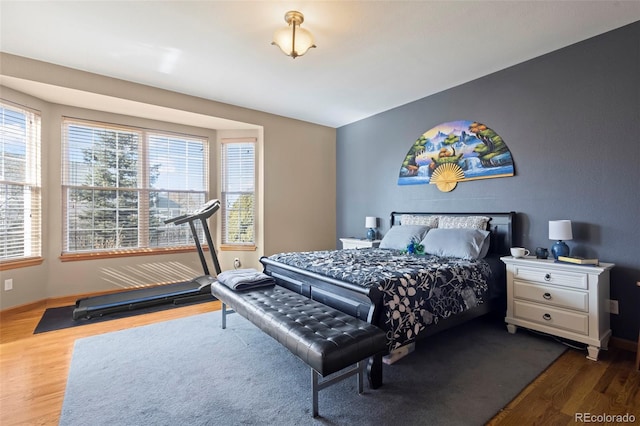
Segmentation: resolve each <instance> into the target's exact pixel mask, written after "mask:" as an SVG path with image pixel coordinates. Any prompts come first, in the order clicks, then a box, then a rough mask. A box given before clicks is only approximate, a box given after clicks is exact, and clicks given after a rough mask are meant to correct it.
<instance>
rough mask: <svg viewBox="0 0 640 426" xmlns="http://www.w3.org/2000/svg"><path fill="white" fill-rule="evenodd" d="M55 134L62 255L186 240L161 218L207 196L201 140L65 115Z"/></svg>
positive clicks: (183, 231) (184, 229)
mask: <svg viewBox="0 0 640 426" xmlns="http://www.w3.org/2000/svg"><path fill="white" fill-rule="evenodd" d="M63 136H64V138H63V139H64V143H63V146H64V148H63V156H64V159H63V165H64V170H63V196H64V206H63V208H64V219H65V224H64V226H63V228H64V231H63V233H64V241H63V255H64V253H83V252H101V251H107V252H114V251H115V252H118V251H123V252H129V251H140V250H143V251H149V250H151V251H153V249H160V248H179V247H188V246H193V239H192V237H191V235H190V231H189V228H188V226H175V225H173V224H169V225H165V224H164V220H166V219H168V218H171V217H175V216H179V215H181V214H185V213H188V212H192V211H194V210H196V209H197V208H199V207H201V206H202V205H203V204H204V203H205V201H206V200H207V194H208V142H207V140H206V139H205V138H199V137H194V136H189V135H180V134H172V133H166V132H161V131H156V130H149V129H140V128H133V127H123V126H117V125H112V124H106V123H97V122H89V121H81V120H76V119H69V118H66V119H65V120H64V122H63Z"/></svg>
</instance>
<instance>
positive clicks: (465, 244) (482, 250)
mask: <svg viewBox="0 0 640 426" xmlns="http://www.w3.org/2000/svg"><path fill="white" fill-rule="evenodd" d="M489 234H490V233H489V231H483V230H480V229H469V228H436V229H432V230H430V231H429V232H428V233H427V235H425V237H424V238H423V239H422V241H421V244H422V245H423V246H424V252H425V253H428V254H434V255H436V256H445V257H458V258H461V259H482V258H483V257H485V256H486V255H487V252H488V251H489V243H490V238H489Z"/></svg>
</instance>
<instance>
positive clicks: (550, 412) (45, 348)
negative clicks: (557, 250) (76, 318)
mask: <svg viewBox="0 0 640 426" xmlns="http://www.w3.org/2000/svg"><path fill="white" fill-rule="evenodd" d="M74 301H75V299H74V300H64V299H62V300H58V301H56V303H49V305H48V306H47V304H45V303H42V304H38V305H37V306H35V305H34V306H31V307H29V308H25V309H21V310H12V311H10V312H5V313H2V316H1V318H0V339H1V340H0V342H1V343H0V424H1V425H3V426H9V425H57V424H58V420H59V418H60V409H61V407H62V401H63V398H64V390H65V386H66V380H67V375H68V372H69V364H70V362H71V355H72V353H73V343H74V341H75V340H76V339H78V338H81V337H86V336H91V335H95V334H102V333H107V332H111V331H116V330H122V329H125V328H130V327H137V326H140V325H146V324H151V323H154V322H160V321H166V320H169V319H174V318H180V317H184V316H188V315H195V314H199V313H204V312H210V311H213V310H217V309H220V304H219V302H208V303H202V304H199V305H194V306H187V307H181V308H175V309H171V310H168V311H162V312H156V313H151V314H145V315H138V316H135V317H130V318H123V319H119V320H112V321H107V322H102V323H96V324H90V325H84V326H81V327H74V328H70V329H65V330H58V331H53V332H48V333H42V334H36V335H34V334H33V329H34V328H35V326H36V325H37V323H38V321H39V320H40V318H41V316H42V313H43V312H44V310H45V308H47V307H54V306H63V305H69V304H72V303H73V302H74ZM581 415H582V416H583V417H582V418H583V419H585V418H586V417H585V416H588V415H591V416H601V415H608V416H612V417H610V418H609V420H613V421H606V422H604V423H605V424H620V425H624V424H634V423H633V422H632V423H629V422H624V421H616V420H618V419H617V418H616V417H614V416H623V415H627V418H628V417H629V416H634V418H635V424H640V372H638V371H636V369H635V354H634V353H633V352H630V351H625V350H622V349H616V348H612V349H610V350H609V351H605V352H601V359H600V360H599V361H598V362H593V361H589V360H587V359H586V358H585V353H583V352H581V351H576V350H569V351H567V352H566V353H565V354H563V355H562V356H561V357H560V358H559V359H558V360H557V361H556V362H555V363H554V364H552V365H551V366H550V367H549V368H548V369H547V370H546V371H544V372H543V373H542V374H541V375H540V376H539V377H538V378H537V379H536V380H535V381H533V382H532V383H531V384H530V385H529V386H528V387H527V388H525V389H524V390H523V391H522V392H521V393H520V395H518V396H517V397H516V398H515V399H514V400H513V401H512V402H511V403H510V404H508V405H507V406H506V407H505V408H504V409H503V410H502V411H501V412H500V413H497V415H496V416H495V417H494V418H493V419H492V420H491V421H490V422H489V424H490V425H545V426H546V425H570V424H581V423H583V422H581V421H576V420H580V418H579V417H578V418H577V417H576V416H581ZM591 419H592V420H593V419H594V418H591ZM595 420H597V418H595ZM620 420H622V417H620ZM590 424H603V422H593V421H591V422H590Z"/></svg>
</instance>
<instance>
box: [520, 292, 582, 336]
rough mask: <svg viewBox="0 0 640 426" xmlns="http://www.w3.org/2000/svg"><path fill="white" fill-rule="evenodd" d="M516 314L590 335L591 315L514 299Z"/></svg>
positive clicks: (521, 317)
mask: <svg viewBox="0 0 640 426" xmlns="http://www.w3.org/2000/svg"><path fill="white" fill-rule="evenodd" d="M513 309H514V316H515V317H516V318H520V319H523V320H527V321H532V322H536V323H538V324H544V325H547V326H549V327H554V328H562V329H565V330H569V331H572V332H574V333H579V334H583V335H585V336H586V335H589V315H587V314H581V313H578V312H569V311H563V310H560V309H556V308H552V307H549V306H542V305H537V304H534V303H528V302H523V301H519V300H514V301H513Z"/></svg>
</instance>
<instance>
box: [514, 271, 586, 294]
mask: <svg viewBox="0 0 640 426" xmlns="http://www.w3.org/2000/svg"><path fill="white" fill-rule="evenodd" d="M514 275H515V278H520V279H521V280H524V281H537V282H539V283H542V284H555V285H562V286H565V287H573V288H580V289H583V290H586V289H587V288H588V275H587V274H581V273H578V272H566V271H557V270H554V269H553V268H549V269H547V268H527V267H522V266H518V267H516V268H515V274H514Z"/></svg>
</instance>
